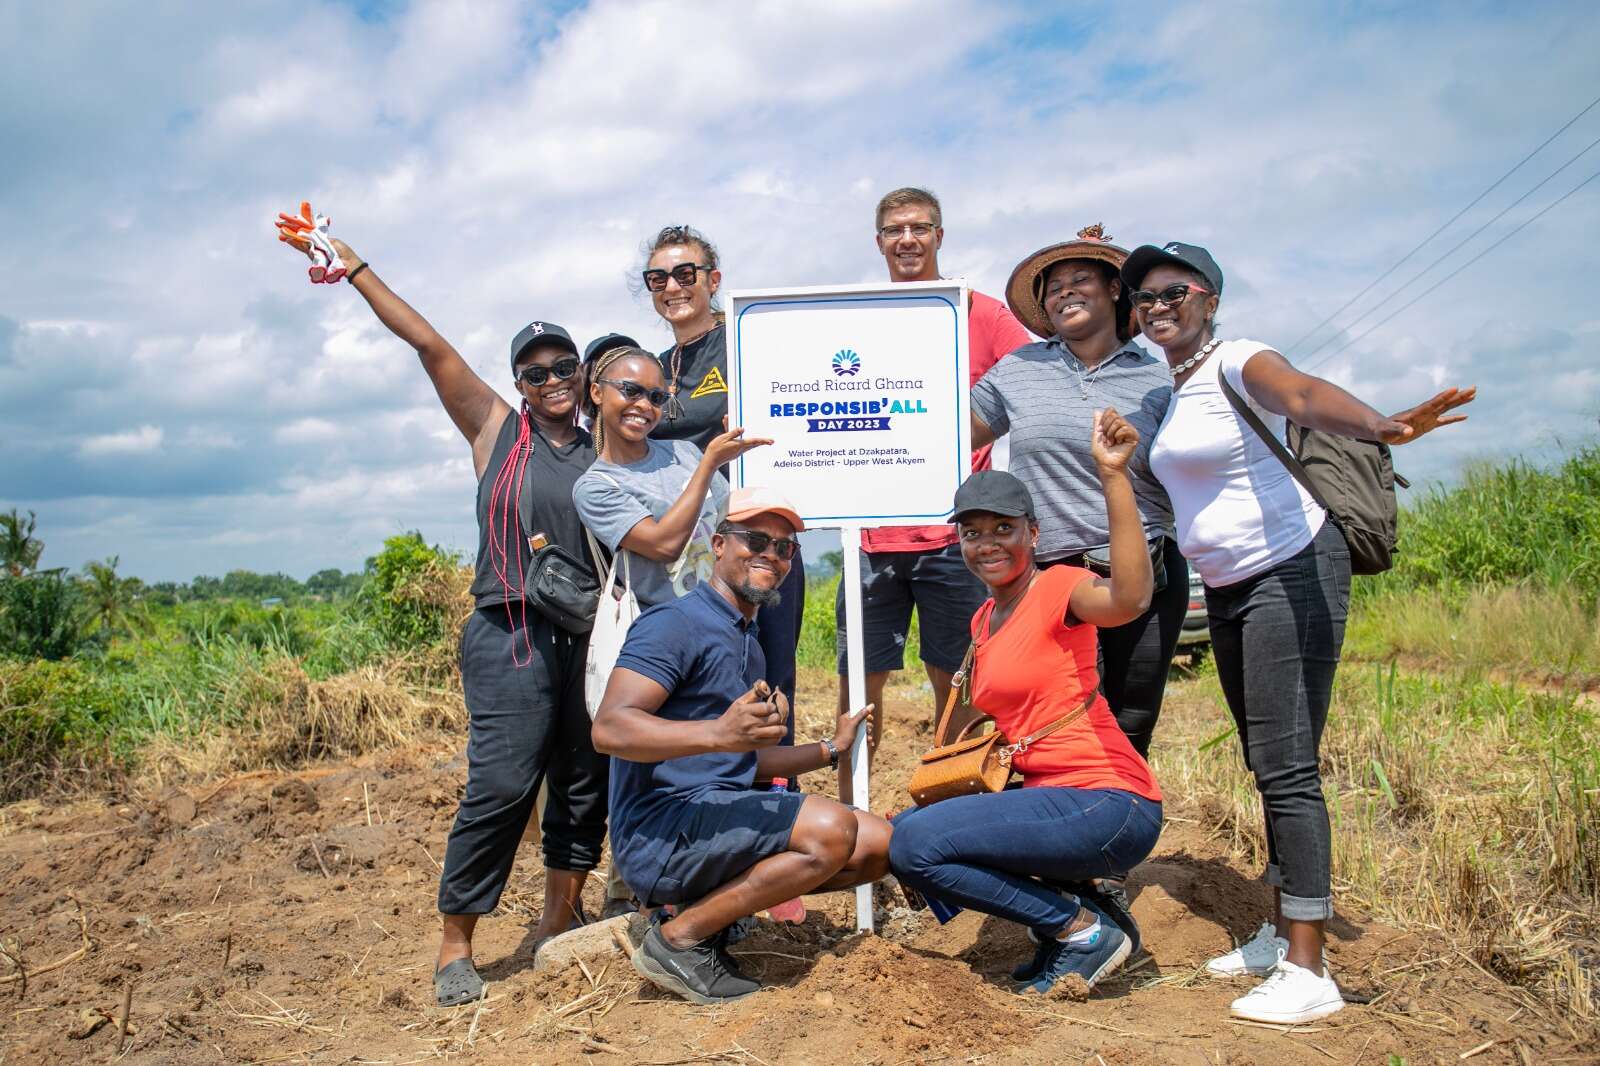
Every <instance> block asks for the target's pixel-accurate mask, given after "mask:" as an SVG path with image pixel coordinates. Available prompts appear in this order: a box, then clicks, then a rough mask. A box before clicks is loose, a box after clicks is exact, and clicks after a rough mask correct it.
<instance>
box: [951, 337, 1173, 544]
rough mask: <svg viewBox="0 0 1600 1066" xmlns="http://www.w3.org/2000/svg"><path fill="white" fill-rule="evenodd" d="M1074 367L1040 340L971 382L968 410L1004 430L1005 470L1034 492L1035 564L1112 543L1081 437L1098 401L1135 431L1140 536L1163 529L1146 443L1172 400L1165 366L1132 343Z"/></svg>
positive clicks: (1057, 347)
mask: <svg viewBox="0 0 1600 1066" xmlns="http://www.w3.org/2000/svg"><path fill="white" fill-rule="evenodd" d="M1068 360H1071V361H1072V364H1071V365H1069V363H1068ZM1078 369H1079V368H1078V367H1077V359H1076V357H1075V356H1073V355H1072V353H1071V352H1069V351H1068V350H1067V349H1066V346H1065V345H1063V344H1062V342H1061V341H1060V340H1059V339H1055V340H1048V341H1039V342H1037V343H1034V344H1029V345H1026V346H1025V347H1022V348H1018V349H1017V350H1016V351H1014V352H1012V353H1011V354H1010V355H1008V356H1006V357H1005V358H1004V359H1002V360H1000V361H999V362H998V363H996V364H995V365H994V367H993V368H992V369H991V370H990V371H989V372H988V373H987V374H985V375H984V376H983V377H982V378H980V379H979V381H978V383H977V384H976V385H974V386H973V388H972V413H973V414H975V415H977V416H978V418H979V419H980V420H981V421H982V422H983V423H984V424H985V425H987V426H988V427H989V428H990V429H992V430H994V434H995V436H997V437H998V436H1000V435H1002V434H1005V433H1009V434H1011V463H1010V467H1011V472H1012V473H1013V474H1015V475H1016V476H1017V477H1018V478H1019V479H1020V480H1021V481H1022V483H1023V484H1025V485H1027V486H1028V491H1029V492H1030V493H1032V494H1033V506H1034V509H1035V510H1036V511H1037V512H1038V515H1037V516H1036V517H1037V518H1038V519H1039V547H1038V550H1037V552H1036V555H1037V558H1038V559H1039V560H1040V561H1042V562H1048V561H1050V560H1052V559H1059V558H1061V557H1062V556H1064V555H1074V554H1076V553H1078V552H1082V551H1089V550H1091V549H1093V548H1103V547H1105V546H1106V545H1108V544H1109V543H1111V533H1110V530H1109V528H1108V527H1107V524H1106V501H1105V496H1104V494H1103V493H1102V492H1101V489H1100V474H1099V472H1098V471H1097V470H1096V468H1095V465H1094V455H1093V453H1092V452H1091V451H1090V441H1089V434H1090V430H1091V429H1092V427H1093V426H1094V412H1095V411H1096V409H1098V408H1103V407H1107V406H1109V407H1114V408H1116V409H1117V411H1118V412H1119V413H1120V414H1121V415H1122V417H1124V418H1126V419H1127V420H1128V421H1129V422H1131V423H1132V424H1133V427H1134V428H1135V429H1137V430H1138V431H1139V447H1138V450H1137V451H1135V452H1134V455H1133V459H1132V460H1131V461H1130V462H1129V464H1128V473H1129V476H1130V478H1131V480H1132V481H1133V494H1134V497H1135V499H1136V500H1137V501H1138V504H1139V515H1140V517H1141V518H1143V519H1144V527H1145V533H1146V534H1147V535H1148V536H1149V537H1152V538H1154V537H1156V536H1160V535H1162V534H1165V535H1168V536H1170V535H1171V533H1172V504H1171V503H1170V502H1168V500H1167V493H1166V490H1165V489H1163V488H1162V487H1161V483H1160V482H1159V481H1157V480H1156V478H1155V475H1154V474H1153V473H1151V471H1150V442H1151V441H1153V440H1154V439H1155V435H1156V429H1157V427H1159V426H1160V425H1161V419H1162V418H1163V417H1164V416H1165V415H1166V413H1167V405H1168V404H1170V403H1171V402H1172V372H1171V371H1170V370H1168V369H1167V364H1166V362H1165V361H1164V360H1161V359H1157V358H1156V357H1154V356H1152V355H1151V354H1150V353H1149V352H1146V351H1145V350H1144V349H1143V348H1141V347H1139V346H1138V345H1137V344H1134V343H1133V342H1132V341H1130V342H1128V343H1127V344H1125V345H1123V346H1122V348H1121V349H1120V350H1119V351H1117V352H1116V353H1115V354H1113V355H1112V356H1111V357H1110V358H1108V359H1107V360H1106V361H1105V362H1103V363H1101V364H1100V365H1099V366H1098V367H1096V368H1095V369H1094V371H1093V372H1092V373H1089V374H1082V375H1080V373H1078ZM1080 378H1081V381H1080ZM1085 391H1087V393H1088V395H1087V396H1085V395H1084V392H1085Z"/></svg>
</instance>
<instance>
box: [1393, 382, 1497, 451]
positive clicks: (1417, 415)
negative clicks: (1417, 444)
mask: <svg viewBox="0 0 1600 1066" xmlns="http://www.w3.org/2000/svg"><path fill="white" fill-rule="evenodd" d="M1477 395H1478V387H1477V386H1476V385H1473V386H1470V387H1468V388H1465V389H1445V390H1444V391H1443V392H1441V393H1439V394H1438V395H1437V396H1435V397H1433V398H1432V399H1430V400H1425V401H1423V402H1422V403H1419V404H1417V406H1415V407H1410V408H1407V409H1406V410H1404V411H1401V412H1400V413H1399V414H1395V415H1390V416H1389V421H1388V424H1386V425H1385V426H1383V427H1382V430H1381V435H1380V439H1381V440H1382V441H1383V442H1384V443H1385V444H1410V443H1411V442H1412V441H1414V440H1416V439H1417V438H1418V437H1420V436H1422V435H1423V434H1424V433H1431V432H1433V431H1434V430H1436V429H1438V428H1439V427H1440V426H1449V425H1453V424H1455V423H1456V422H1465V421H1466V420H1467V416H1466V415H1452V414H1448V413H1447V412H1450V411H1454V410H1455V409H1456V408H1457V407H1461V406H1463V405H1465V404H1469V403H1471V402H1472V401H1473V399H1475V398H1476V397H1477Z"/></svg>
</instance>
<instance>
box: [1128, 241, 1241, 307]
mask: <svg viewBox="0 0 1600 1066" xmlns="http://www.w3.org/2000/svg"><path fill="white" fill-rule="evenodd" d="M1162 263H1176V264H1178V265H1179V266H1184V267H1188V268H1189V269H1190V270H1193V271H1195V272H1197V273H1198V274H1199V275H1200V276H1201V277H1202V278H1205V279H1206V281H1207V282H1209V283H1210V285H1211V291H1212V292H1213V293H1215V294H1216V295H1218V296H1221V295H1222V268H1221V267H1219V266H1217V261H1216V260H1215V259H1213V258H1211V253H1210V252H1208V251H1206V250H1205V249H1204V248H1201V247H1200V246H1199V245H1196V244H1184V243H1183V242H1182V241H1169V242H1168V243H1166V244H1163V245H1161V246H1160V247H1159V248H1158V247H1156V246H1155V245H1153V244H1142V245H1140V246H1139V247H1137V248H1135V249H1134V250H1133V253H1132V254H1131V255H1129V256H1128V261H1127V262H1125V263H1123V264H1122V283H1123V284H1124V285H1126V286H1128V287H1129V288H1131V289H1137V288H1140V287H1142V286H1143V285H1144V276H1145V275H1146V274H1148V273H1150V271H1152V270H1154V269H1155V268H1156V267H1158V266H1160V265H1161V264H1162Z"/></svg>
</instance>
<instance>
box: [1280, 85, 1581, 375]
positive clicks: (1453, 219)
mask: <svg viewBox="0 0 1600 1066" xmlns="http://www.w3.org/2000/svg"><path fill="white" fill-rule="evenodd" d="M1597 104H1600V96H1597V97H1595V98H1594V99H1593V100H1591V101H1589V106H1588V107H1586V108H1584V109H1583V110H1582V111H1579V112H1578V113H1577V114H1576V115H1573V116H1572V117H1571V118H1569V119H1567V121H1566V123H1565V124H1564V125H1563V126H1562V127H1561V128H1560V129H1558V130H1556V131H1555V132H1554V133H1552V134H1551V135H1550V136H1548V137H1546V138H1545V139H1544V141H1543V142H1541V143H1540V145H1539V147H1537V148H1535V149H1534V150H1533V151H1531V152H1529V153H1528V154H1527V155H1525V156H1523V157H1522V159H1521V160H1519V161H1518V162H1517V165H1516V166H1514V167H1512V168H1511V169H1510V170H1508V171H1506V172H1505V173H1504V174H1502V175H1500V177H1498V178H1496V179H1495V181H1494V184H1492V185H1490V186H1489V187H1488V188H1487V189H1485V190H1483V191H1482V192H1481V193H1479V194H1478V195H1477V197H1476V198H1475V199H1474V200H1473V201H1472V202H1471V203H1470V204H1468V205H1467V206H1466V207H1463V208H1462V209H1461V210H1459V211H1457V212H1456V213H1455V214H1453V215H1451V216H1450V220H1449V221H1448V222H1446V223H1445V224H1444V225H1442V226H1440V227H1439V228H1438V229H1436V230H1434V231H1433V232H1432V233H1430V234H1428V235H1427V236H1426V237H1424V238H1423V239H1422V241H1421V243H1419V244H1418V245H1417V246H1416V247H1415V248H1413V249H1411V251H1409V252H1407V253H1406V254H1405V255H1403V256H1401V257H1400V259H1399V261H1398V262H1396V263H1395V264H1394V265H1393V266H1391V267H1390V268H1389V269H1388V270H1385V271H1384V272H1383V273H1382V274H1379V275H1378V276H1377V277H1376V278H1375V279H1373V281H1372V282H1371V283H1370V284H1368V285H1367V287H1366V288H1364V289H1362V290H1361V291H1360V292H1358V293H1356V294H1355V295H1354V296H1352V297H1350V299H1348V300H1346V301H1345V302H1344V303H1343V304H1341V305H1340V306H1339V309H1338V310H1337V311H1335V312H1333V314H1331V315H1329V316H1328V317H1327V318H1324V319H1323V320H1322V321H1321V322H1318V323H1317V324H1316V325H1315V326H1312V327H1311V328H1310V329H1309V330H1307V331H1306V332H1305V334H1304V335H1303V336H1301V337H1300V338H1299V339H1298V340H1296V341H1295V342H1294V343H1292V344H1290V345H1289V346H1288V347H1287V348H1285V349H1284V351H1285V352H1292V351H1294V349H1296V348H1298V347H1300V345H1302V344H1304V343H1305V342H1306V341H1307V340H1309V339H1310V338H1311V337H1312V336H1314V335H1315V334H1316V332H1317V331H1318V330H1319V329H1321V328H1322V327H1323V326H1326V325H1327V324H1328V323H1329V322H1332V321H1333V320H1334V319H1336V318H1338V317H1339V316H1340V315H1342V314H1344V313H1345V311H1347V310H1348V309H1349V308H1350V306H1351V305H1352V304H1354V303H1355V302H1356V301H1357V300H1359V299H1361V298H1362V297H1363V296H1365V295H1366V294H1367V293H1369V292H1371V291H1372V290H1373V289H1375V288H1377V287H1378V285H1379V284H1380V283H1382V282H1383V280H1384V279H1385V278H1387V277H1388V276H1389V275H1390V274H1393V273H1394V272H1395V271H1396V270H1399V269H1400V268H1401V267H1402V266H1404V265H1405V264H1406V263H1407V262H1408V261H1409V260H1410V259H1411V257H1412V256H1414V255H1416V254H1417V253H1418V252H1420V251H1422V249H1423V248H1425V247H1427V245H1428V242H1429V241H1431V240H1433V239H1434V238H1435V237H1437V236H1439V234H1441V233H1443V232H1444V231H1445V230H1447V229H1449V228H1450V227H1451V226H1452V225H1454V224H1455V222H1456V220H1457V219H1459V218H1460V217H1461V216H1462V215H1464V214H1466V213H1467V212H1468V211H1471V210H1472V209H1473V208H1474V207H1476V206H1478V204H1479V203H1480V202H1482V200H1483V198H1484V197H1485V196H1488V195H1489V194H1490V193H1492V192H1494V191H1495V190H1496V189H1498V188H1499V187H1500V185H1501V184H1502V183H1503V182H1504V181H1505V180H1506V179H1507V178H1509V177H1510V176H1511V175H1513V174H1515V173H1516V172H1517V171H1519V170H1521V169H1522V166H1523V164H1524V163H1526V162H1527V161H1528V160H1530V159H1532V158H1533V157H1534V156H1536V155H1538V154H1539V153H1540V152H1542V151H1544V150H1545V148H1546V147H1548V146H1549V144H1550V142H1551V141H1553V140H1555V139H1556V138H1557V137H1559V136H1561V135H1562V134H1563V133H1565V132H1567V130H1568V129H1570V128H1571V127H1572V124H1573V123H1574V122H1576V121H1578V120H1579V119H1580V118H1582V117H1583V116H1584V115H1587V114H1588V113H1589V112H1590V111H1593V110H1594V108H1595V105H1597ZM1423 273H1427V271H1423ZM1417 276H1418V277H1421V276H1422V275H1421V274H1419V275H1417ZM1413 280H1415V279H1413ZM1354 324H1355V323H1351V325H1354ZM1346 328H1348V327H1346Z"/></svg>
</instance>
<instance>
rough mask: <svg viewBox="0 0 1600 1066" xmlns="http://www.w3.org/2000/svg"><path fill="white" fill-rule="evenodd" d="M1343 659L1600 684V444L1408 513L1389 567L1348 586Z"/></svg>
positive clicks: (1492, 478) (1497, 468)
mask: <svg viewBox="0 0 1600 1066" xmlns="http://www.w3.org/2000/svg"><path fill="white" fill-rule="evenodd" d="M1346 649H1347V651H1348V652H1349V653H1351V654H1353V655H1357V656H1368V657H1384V656H1392V655H1395V654H1408V655H1417V656H1422V657H1426V658H1429V659H1433V660H1438V661H1445V662H1450V663H1451V664H1453V665H1459V666H1462V667H1465V668H1467V669H1469V670H1476V671H1484V670H1490V671H1492V670H1502V671H1510V672H1515V673H1519V674H1526V675H1531V676H1534V677H1537V678H1539V679H1542V680H1547V681H1552V682H1569V683H1575V684H1580V685H1590V684H1593V683H1595V682H1596V681H1597V680H1600V445H1588V446H1585V447H1582V448H1579V449H1577V450H1576V451H1574V452H1572V453H1571V454H1570V455H1568V456H1566V457H1565V458H1564V459H1563V460H1561V461H1560V462H1559V463H1558V464H1556V465H1555V466H1552V467H1550V468H1548V469H1543V468H1540V467H1537V466H1534V465H1532V464H1530V463H1528V462H1525V461H1524V460H1521V459H1513V460H1510V461H1508V462H1504V463H1500V464H1495V465H1488V464H1485V465H1480V466H1477V467H1474V468H1473V469H1471V470H1469V471H1468V472H1467V474H1466V476H1465V478H1463V480H1462V482H1461V483H1460V484H1459V485H1457V486H1455V487H1453V488H1449V489H1435V490H1433V491H1432V492H1429V493H1427V494H1426V495H1424V496H1423V497H1422V498H1421V499H1419V500H1417V501H1416V502H1414V503H1412V504H1411V505H1410V506H1408V507H1407V508H1406V509H1405V510H1404V511H1402V512H1401V516H1400V554H1399V556H1398V558H1397V560H1396V565H1395V568H1394V569H1393V570H1391V571H1390V572H1389V573H1387V574H1383V575H1381V576H1379V577H1375V578H1358V579H1356V582H1355V588H1354V589H1353V591H1352V612H1351V622H1350V633H1349V639H1348V642H1347V644H1346Z"/></svg>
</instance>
